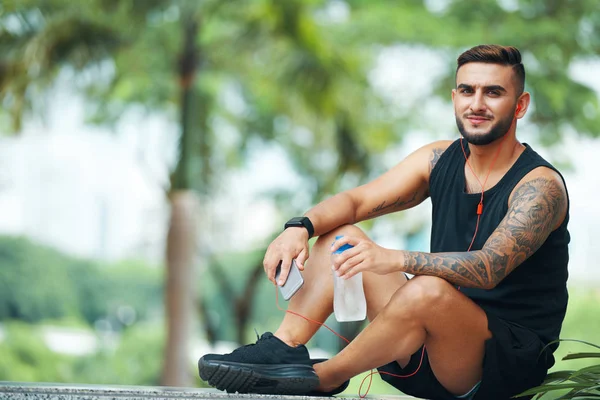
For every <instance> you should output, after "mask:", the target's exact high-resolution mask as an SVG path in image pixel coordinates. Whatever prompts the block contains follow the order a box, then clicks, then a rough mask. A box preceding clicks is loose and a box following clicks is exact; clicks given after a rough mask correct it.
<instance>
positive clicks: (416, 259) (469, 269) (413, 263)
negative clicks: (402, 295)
mask: <svg viewBox="0 0 600 400" xmlns="http://www.w3.org/2000/svg"><path fill="white" fill-rule="evenodd" d="M399 262H400V263H401V265H400V266H399V268H400V270H401V271H403V272H407V273H409V274H413V275H430V276H437V277H439V278H442V279H445V280H446V281H448V282H450V283H452V284H454V285H458V286H464V287H472V288H479V289H492V288H493V287H494V286H495V285H496V284H497V283H498V280H497V279H496V277H497V274H495V273H494V269H495V268H498V267H501V265H499V264H502V260H495V259H493V258H492V257H490V254H487V252H486V251H484V250H478V251H471V252H455V253H422V252H417V251H401V258H400V261H399ZM494 264H496V265H494Z"/></svg>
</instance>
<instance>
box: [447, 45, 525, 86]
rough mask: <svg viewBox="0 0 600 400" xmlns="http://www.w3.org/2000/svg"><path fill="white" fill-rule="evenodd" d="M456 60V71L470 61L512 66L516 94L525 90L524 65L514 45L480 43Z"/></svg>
mask: <svg viewBox="0 0 600 400" xmlns="http://www.w3.org/2000/svg"><path fill="white" fill-rule="evenodd" d="M456 61H457V64H458V66H457V67H456V72H457V73H458V70H459V69H460V67H462V66H463V65H465V64H468V63H472V62H479V63H488V64H499V65H506V66H512V70H513V73H514V78H515V88H516V89H517V96H520V95H521V94H522V93H523V91H524V90H525V67H524V66H523V64H522V63H521V52H519V49H517V48H516V47H512V46H499V45H497V44H482V45H480V46H475V47H473V48H471V49H469V50H467V51H465V52H464V53H462V54H461V55H460V56H458V59H457V60H456Z"/></svg>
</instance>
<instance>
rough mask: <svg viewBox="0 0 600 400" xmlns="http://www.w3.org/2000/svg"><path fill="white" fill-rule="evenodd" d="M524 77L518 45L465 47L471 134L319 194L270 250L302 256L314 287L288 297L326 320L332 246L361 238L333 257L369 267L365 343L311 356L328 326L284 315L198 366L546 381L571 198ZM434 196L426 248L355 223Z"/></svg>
mask: <svg viewBox="0 0 600 400" xmlns="http://www.w3.org/2000/svg"><path fill="white" fill-rule="evenodd" d="M524 83H525V70H524V67H523V65H522V63H521V55H520V53H519V51H518V50H517V49H516V48H514V47H502V46H497V45H482V46H477V47H474V48H472V49H470V50H468V51H466V52H464V53H463V54H461V55H460V56H459V58H458V66H457V71H456V88H455V89H454V90H453V91H452V101H453V103H454V110H455V116H456V123H457V126H458V129H459V131H460V133H461V135H462V138H461V139H459V140H456V141H439V142H435V143H432V144H429V145H427V146H424V147H422V148H420V149H418V150H416V151H415V152H414V153H412V154H411V155H409V156H408V157H407V158H406V159H405V160H403V161H402V162H400V163H399V164H398V165H396V166H395V167H393V168H392V169H391V170H389V171H388V172H386V173H385V174H383V175H382V176H380V177H379V178H377V179H375V180H374V181H372V182H370V183H367V184H366V185H363V186H360V187H357V188H355V189H352V190H348V191H346V192H342V193H340V194H338V195H336V196H334V197H332V198H330V199H327V200H325V201H323V202H321V203H319V204H318V205H316V206H315V207H314V208H312V209H310V210H309V211H308V212H307V213H306V214H305V217H304V218H303V219H300V224H297V223H296V224H288V226H289V227H288V228H287V229H285V230H284V231H283V232H282V233H281V234H280V235H279V237H277V239H275V240H274V241H273V243H271V245H270V246H269V248H268V250H267V252H266V255H265V258H264V268H265V272H266V274H267V276H268V278H269V279H270V280H271V281H273V282H275V270H276V267H277V265H278V264H279V263H280V262H281V265H282V272H281V277H280V278H281V281H285V279H286V278H287V274H288V270H289V265H290V263H291V261H292V259H296V261H297V264H298V265H299V266H300V269H302V270H303V271H304V278H305V285H304V287H303V288H302V289H301V290H300V291H299V292H298V293H297V294H296V295H295V296H294V297H293V298H292V299H291V301H290V304H289V309H290V310H292V311H294V312H296V313H299V314H301V315H303V316H305V317H308V318H310V319H312V320H316V321H325V319H326V318H327V317H328V316H329V315H330V314H331V312H332V299H333V285H332V277H331V266H330V264H331V261H330V254H331V252H332V251H335V250H336V249H337V248H339V247H340V246H342V245H344V244H347V243H349V244H351V245H353V246H354V248H353V249H350V250H346V251H345V252H343V253H342V256H341V257H339V259H338V260H337V261H336V262H335V265H334V266H333V267H334V269H335V272H336V273H339V274H340V276H342V277H351V276H353V275H355V274H357V273H359V272H362V273H363V282H364V283H363V286H364V289H365V296H366V299H367V315H368V318H369V321H370V323H369V325H368V326H367V327H366V328H365V329H364V331H363V332H361V333H360V334H359V335H358V336H357V337H356V339H355V340H353V341H352V342H351V343H350V344H349V345H348V346H347V347H346V348H344V349H343V350H342V351H341V352H340V353H339V354H337V355H336V356H335V357H333V358H331V359H330V360H326V361H324V362H317V361H315V360H310V359H309V356H308V353H307V351H306V348H305V347H304V344H305V343H306V342H307V341H308V340H309V339H310V338H311V337H312V336H313V335H314V333H315V332H316V331H317V329H318V328H319V326H318V325H317V324H314V323H311V322H308V321H306V320H304V319H302V318H299V317H298V316H295V315H292V314H289V313H288V314H286V315H285V317H284V319H283V321H282V323H281V325H280V327H279V329H278V330H277V331H276V332H275V334H274V335H271V334H269V333H267V334H264V335H263V336H262V337H261V338H260V339H259V340H258V342H257V343H256V344H253V345H249V346H245V347H242V348H240V349H238V350H236V351H234V352H233V353H231V354H227V355H214V354H213V355H210V354H209V355H205V356H204V357H202V358H201V359H200V361H199V368H200V375H201V377H202V378H203V379H206V380H208V382H209V383H211V384H213V385H214V386H216V387H218V388H219V389H222V390H223V389H224V390H227V391H229V392H233V391H240V392H254V393H273V394H277V393H292V394H317V395H318V394H321V395H323V394H325V395H327V394H329V395H331V394H335V393H339V391H340V390H342V389H343V388H344V387H345V385H346V382H347V380H348V379H350V378H351V377H353V376H355V375H357V374H359V373H361V372H363V371H367V370H370V369H372V368H378V369H379V371H380V373H381V374H382V375H381V377H382V379H384V380H385V381H387V382H389V383H390V384H392V385H393V386H395V387H396V388H398V389H400V390H401V391H402V392H404V393H408V394H411V395H414V396H417V397H423V398H430V399H455V398H468V399H472V398H478V399H508V398H509V397H511V396H513V395H516V394H519V393H521V392H522V391H523V390H525V389H527V388H530V387H532V386H535V385H537V384H539V383H541V381H542V380H543V378H544V377H545V375H546V373H547V370H548V368H550V367H551V366H552V365H553V363H554V358H553V356H552V353H553V351H554V350H555V349H556V345H551V346H548V347H546V345H547V344H548V343H550V342H551V341H553V340H555V339H557V338H558V336H559V333H560V328H561V325H562V321H563V318H564V315H565V311H566V306H567V297H568V295H567V290H566V281H567V263H568V248H567V245H568V243H569V233H568V231H567V222H568V208H569V201H568V195H567V191H566V187H565V183H564V181H563V179H562V176H561V175H560V174H559V173H558V171H557V170H556V169H554V167H552V166H551V165H550V164H549V163H548V162H546V161H545V160H543V159H542V158H541V157H540V156H539V155H538V154H537V153H535V152H534V151H533V150H532V149H531V147H529V146H528V145H524V144H522V143H520V142H519V141H518V140H517V138H516V125H517V120H518V119H520V118H522V117H523V116H524V115H525V113H526V112H527V109H528V107H529V104H530V95H529V93H527V92H524ZM463 139H464V140H463ZM427 197H431V201H432V204H433V212H432V218H433V225H432V232H431V253H423V252H412V251H403V250H392V249H386V248H382V247H380V246H378V245H377V244H375V243H374V242H373V241H371V240H370V239H369V238H368V237H367V236H366V235H365V234H364V233H363V232H362V231H361V230H360V229H359V228H357V227H355V226H354V224H355V223H357V222H359V221H363V220H366V219H369V218H374V217H378V216H380V215H383V214H387V213H391V212H396V211H400V210H404V209H407V208H410V207H414V206H416V205H417V204H419V203H421V202H422V201H423V200H425V199H426V198H427ZM295 221H298V220H295ZM290 225H292V226H290ZM297 225H299V226H297ZM313 235H314V236H319V239H318V240H317V241H316V243H315V244H314V246H313V248H312V255H311V257H310V260H308V256H309V247H308V239H309V238H310V237H311V236H313ZM336 235H343V238H342V239H339V240H337V241H335V236H336ZM334 241H335V243H334V244H333V245H332V242H334ZM305 263H306V265H305ZM405 273H408V274H411V275H414V277H413V278H412V279H410V280H408V279H407V278H406V275H405ZM389 374H394V375H395V376H393V375H389ZM400 376H401V377H400Z"/></svg>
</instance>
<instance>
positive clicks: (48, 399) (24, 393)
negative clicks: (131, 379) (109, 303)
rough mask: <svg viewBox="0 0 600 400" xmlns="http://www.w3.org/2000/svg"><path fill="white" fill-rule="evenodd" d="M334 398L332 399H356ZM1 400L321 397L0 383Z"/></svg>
mask: <svg viewBox="0 0 600 400" xmlns="http://www.w3.org/2000/svg"><path fill="white" fill-rule="evenodd" d="M357 398H358V396H353V397H335V399H353V400H355V399H357ZM367 398H368V399H390V400H404V399H411V397H405V396H374V395H369V396H367ZM0 399H11V400H149V399H152V400H159V399H165V400H174V399H279V400H303V399H306V400H308V399H312V400H315V399H323V398H322V397H308V396H275V395H258V394H237V393H236V394H227V393H225V392H221V391H219V390H216V389H190V388H171V387H148V386H106V385H67V384H53V383H22V382H0Z"/></svg>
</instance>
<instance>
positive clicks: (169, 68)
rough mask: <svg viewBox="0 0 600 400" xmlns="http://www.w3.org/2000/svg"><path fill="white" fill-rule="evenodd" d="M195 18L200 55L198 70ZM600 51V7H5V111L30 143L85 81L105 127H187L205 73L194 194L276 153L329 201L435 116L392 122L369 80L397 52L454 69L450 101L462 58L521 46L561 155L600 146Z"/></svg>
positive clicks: (57, 1) (545, 133)
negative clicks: (49, 112) (155, 117)
mask: <svg viewBox="0 0 600 400" xmlns="http://www.w3.org/2000/svg"><path fill="white" fill-rule="evenodd" d="M190 20H193V21H195V22H196V23H197V38H196V43H195V47H194V49H193V51H192V52H191V53H190V54H189V55H190V57H191V58H190V57H188V58H187V59H185V58H184V59H182V58H181V55H182V53H181V52H182V40H183V36H184V35H182V32H183V30H184V28H185V26H186V23H187V22H186V21H190ZM598 38H600V8H599V7H597V1H595V0H576V1H575V0H553V1H546V0H514V1H499V0H498V1H497V0H476V1H472V2H464V1H457V0H454V1H452V0H449V1H443V2H432V1H422V0H411V1H404V2H396V1H391V0H378V1H374V0H370V1H365V0H346V1H342V0H310V1H308V0H288V1H285V2H282V1H278V0H256V1H243V0H231V1H227V2H222V1H216V0H206V1H202V2H200V1H198V2H190V1H187V2H186V1H177V0H170V1H134V0H129V1H114V0H89V1H87V2H86V7H79V6H78V5H77V4H75V3H73V2H71V1H69V0H47V1H39V0H37V1H35V0H28V1H15V0H13V1H5V2H4V3H3V5H2V6H1V7H0V102H1V103H2V105H3V109H5V110H7V111H8V112H10V115H12V118H13V121H15V123H14V128H15V129H16V130H18V129H19V128H20V121H21V118H22V116H23V115H24V113H26V112H27V110H31V109H35V107H34V106H35V104H36V102H38V103H39V102H40V101H39V99H40V98H43V96H41V95H42V94H43V93H44V90H45V89H46V88H48V87H50V86H51V84H52V83H53V82H54V80H55V78H56V76H57V75H58V73H59V72H60V71H72V72H70V74H71V75H70V76H72V79H71V80H70V81H71V82H72V83H73V84H74V85H79V86H80V87H81V89H82V90H83V91H84V92H85V93H86V94H87V98H88V100H89V102H90V103H89V105H88V106H89V108H90V111H91V114H90V115H91V116H92V119H93V120H95V121H97V122H103V123H106V122H110V121H116V120H117V119H118V118H119V117H120V116H121V115H122V114H123V113H124V112H126V111H127V110H128V109H129V108H130V107H131V106H134V107H140V106H141V107H143V108H144V109H146V110H148V112H161V113H163V114H165V115H167V116H170V117H171V118H172V119H177V118H179V116H178V115H177V113H176V110H177V108H178V105H179V102H180V99H179V91H180V89H179V84H180V83H181V82H178V81H177V79H178V73H177V71H178V70H179V71H180V72H181V71H182V68H192V69H190V71H195V73H196V74H197V79H195V80H194V81H193V85H194V88H193V89H194V93H195V97H194V100H193V107H194V109H195V110H196V111H197V112H195V113H193V115H192V116H193V118H194V121H195V122H194V125H195V133H194V135H193V138H192V139H190V140H186V142H185V143H184V145H185V147H186V149H187V150H186V151H188V152H189V153H190V154H192V157H191V161H190V162H189V166H187V167H186V168H187V169H189V171H187V172H186V174H189V175H190V176H191V177H196V179H190V182H195V183H194V185H195V187H194V188H195V189H199V190H209V188H208V187H207V179H208V178H206V176H210V175H211V174H212V173H214V171H218V170H221V169H222V168H223V167H230V166H233V165H238V166H239V165H242V164H243V162H244V159H245V155H246V154H247V150H248V148H249V147H250V148H256V147H257V146H259V143H261V142H263V141H276V142H277V144H278V145H280V146H283V147H284V148H285V149H286V151H287V153H288V154H289V157H290V159H291V160H292V161H293V163H294V166H295V167H296V168H297V170H298V171H299V172H300V173H301V174H303V175H305V176H311V177H312V180H311V181H310V182H311V184H310V185H308V187H307V188H306V190H307V192H309V193H310V195H311V197H312V198H313V199H314V198H318V197H320V196H323V195H324V194H325V193H332V192H336V191H338V190H339V189H343V188H346V187H349V186H353V185H355V184H358V183H360V182H362V181H364V180H365V179H367V178H368V177H369V171H370V170H372V169H375V170H377V169H378V165H379V164H380V162H381V160H379V159H378V157H377V156H378V155H379V154H380V153H381V152H383V151H384V150H385V149H386V148H387V147H388V146H389V145H390V144H391V143H398V142H399V141H400V140H401V139H402V137H403V135H404V134H405V133H406V132H408V131H409V130H410V129H411V128H412V127H415V126H417V127H418V126H419V124H420V121H421V120H422V117H423V116H424V114H426V113H427V111H426V110H422V109H420V108H419V107H420V106H421V103H420V102H419V103H417V104H415V105H414V106H412V107H409V108H408V109H405V110H398V109H394V110H392V109H391V108H392V107H391V106H390V105H389V104H385V102H384V101H383V100H382V99H380V98H379V97H378V95H377V93H375V92H374V90H373V88H372V87H371V85H370V83H369V81H368V80H369V73H370V72H371V71H372V68H373V66H374V63H375V61H376V59H377V56H378V55H379V54H380V52H381V50H383V49H385V48H386V47H390V46H396V45H403V46H416V47H421V48H423V49H430V50H432V51H434V52H435V53H436V54H438V55H440V56H441V57H443V58H444V59H445V60H447V65H448V67H447V71H446V74H445V75H444V76H443V77H442V79H440V80H439V81H438V82H434V81H432V85H435V86H436V87H437V90H436V92H435V93H436V94H437V95H439V96H440V98H441V99H443V100H444V101H449V99H450V96H449V91H450V89H451V88H452V87H453V86H454V81H453V80H454V69H455V58H456V56H457V55H458V54H459V53H460V52H461V51H463V50H465V49H466V48H469V47H471V46H473V45H476V44H480V43H490V42H494V43H500V44H511V45H515V46H517V47H519V48H520V49H521V50H522V52H523V55H524V61H525V65H526V69H527V73H528V81H527V82H528V84H527V89H528V90H530V91H531V92H532V93H533V99H534V106H533V107H532V109H531V111H530V114H531V119H532V121H533V122H534V123H535V124H537V126H538V127H539V132H540V138H541V140H543V141H545V142H546V143H554V142H556V141H557V140H559V139H560V137H561V134H562V133H563V131H564V130H565V129H566V128H567V127H572V128H573V129H574V130H575V131H577V132H579V133H581V134H585V135H593V136H597V135H598V134H599V133H600V128H598V127H599V126H600V112H599V103H598V96H597V94H596V93H595V92H594V91H593V90H591V89H590V88H589V87H587V86H586V85H585V83H581V82H577V81H574V80H573V79H572V77H571V76H570V67H571V66H572V64H573V62H575V61H581V60H586V59H597V57H598V54H600V39H598ZM185 65H187V67H184V66H185ZM73 71H74V72H73ZM414 73H415V74H418V73H419V71H414ZM181 77H182V75H180V74H179V78H181ZM402 96H412V97H418V96H419V94H418V93H406V94H402ZM232 99H233V101H232ZM232 104H235V105H234V106H232ZM40 107H42V106H38V110H39V108H40ZM186 120H187V119H186ZM223 131H226V132H228V135H226V136H227V137H228V139H226V140H224V139H223V138H221V137H220V135H219V132H223ZM232 132H235V133H233V136H231V133H232ZM314 148H316V149H319V150H318V151H313V150H311V149H314ZM342 174H345V175H346V177H345V179H340V176H341V175H342ZM200 176H205V178H202V179H199V177H200ZM217 183H218V181H217Z"/></svg>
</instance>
